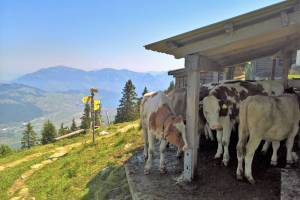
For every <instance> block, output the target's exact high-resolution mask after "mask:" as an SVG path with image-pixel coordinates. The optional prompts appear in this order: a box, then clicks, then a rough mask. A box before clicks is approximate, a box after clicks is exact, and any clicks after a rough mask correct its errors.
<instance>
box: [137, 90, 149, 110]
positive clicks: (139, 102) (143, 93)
mask: <svg viewBox="0 0 300 200" xmlns="http://www.w3.org/2000/svg"><path fill="white" fill-rule="evenodd" d="M146 93H148V89H147V87H146V86H145V87H144V90H143V92H142V96H141V97H140V98H138V100H137V108H136V110H137V113H138V114H139V113H140V105H141V102H142V100H143V97H144V95H145V94H146Z"/></svg>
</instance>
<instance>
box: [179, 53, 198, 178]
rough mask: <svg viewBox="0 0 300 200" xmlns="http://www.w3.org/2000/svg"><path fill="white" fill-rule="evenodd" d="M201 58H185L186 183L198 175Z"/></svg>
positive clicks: (195, 56) (184, 174)
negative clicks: (187, 148)
mask: <svg viewBox="0 0 300 200" xmlns="http://www.w3.org/2000/svg"><path fill="white" fill-rule="evenodd" d="M199 67H200V57H199V55H188V56H186V57H185V68H186V70H187V110H186V122H187V123H186V134H187V140H188V141H187V142H188V145H189V150H187V151H186V152H185V155H184V172H183V178H184V180H185V181H192V179H193V178H194V176H195V173H196V167H197V157H198V146H199V136H198V112H199V90H200V68H199Z"/></svg>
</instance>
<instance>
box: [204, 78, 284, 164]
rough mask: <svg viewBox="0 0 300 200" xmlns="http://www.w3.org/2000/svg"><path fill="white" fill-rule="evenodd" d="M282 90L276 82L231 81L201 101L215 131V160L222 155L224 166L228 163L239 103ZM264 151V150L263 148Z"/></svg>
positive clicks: (212, 91) (207, 118)
mask: <svg viewBox="0 0 300 200" xmlns="http://www.w3.org/2000/svg"><path fill="white" fill-rule="evenodd" d="M283 92H284V88H283V85H282V84H281V82H278V81H256V82H249V81H235V82H234V81H233V82H227V83H223V84H220V85H218V86H216V87H215V88H214V89H213V90H211V91H210V93H209V95H208V96H207V97H205V98H204V99H203V114H204V116H205V118H206V120H207V122H208V124H209V126H210V128H211V129H213V130H217V141H218V149H217V152H216V154H215V158H220V157H221V155H222V154H223V147H224V154H223V163H224V165H225V166H227V165H228V162H229V151H228V147H229V142H230V136H231V131H232V129H233V127H234V125H235V123H237V122H238V113H239V105H240V103H241V102H242V101H243V100H244V99H246V98H247V97H248V96H253V95H257V94H260V95H280V94H283ZM264 149H266V148H264Z"/></svg>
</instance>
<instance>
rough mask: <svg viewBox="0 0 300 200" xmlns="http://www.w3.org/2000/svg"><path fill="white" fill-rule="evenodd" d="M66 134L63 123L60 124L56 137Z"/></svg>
mask: <svg viewBox="0 0 300 200" xmlns="http://www.w3.org/2000/svg"><path fill="white" fill-rule="evenodd" d="M66 132H67V130H66V128H65V127H64V123H61V124H60V128H59V130H58V135H59V136H62V135H64V134H66Z"/></svg>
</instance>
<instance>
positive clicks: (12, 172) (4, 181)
mask: <svg viewBox="0 0 300 200" xmlns="http://www.w3.org/2000/svg"><path fill="white" fill-rule="evenodd" d="M49 155H50V154H49V153H48V154H44V155H43V156H41V157H39V158H36V159H34V160H31V161H27V162H24V163H22V164H21V165H18V166H16V167H13V168H7V169H5V170H3V171H0V180H1V182H0V199H2V200H5V199H8V196H7V191H8V189H9V188H10V187H11V186H12V185H13V183H14V182H15V180H17V179H18V178H19V177H20V176H21V175H22V174H23V173H24V172H25V171H27V170H29V169H30V166H32V165H34V164H37V163H40V162H41V161H43V160H45V159H46V158H47V157H48V156H49Z"/></svg>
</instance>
